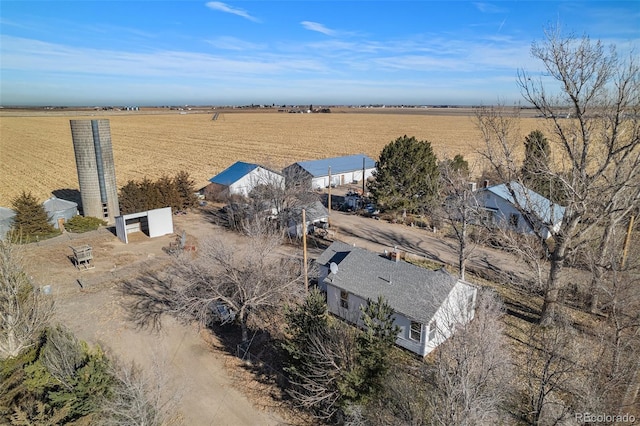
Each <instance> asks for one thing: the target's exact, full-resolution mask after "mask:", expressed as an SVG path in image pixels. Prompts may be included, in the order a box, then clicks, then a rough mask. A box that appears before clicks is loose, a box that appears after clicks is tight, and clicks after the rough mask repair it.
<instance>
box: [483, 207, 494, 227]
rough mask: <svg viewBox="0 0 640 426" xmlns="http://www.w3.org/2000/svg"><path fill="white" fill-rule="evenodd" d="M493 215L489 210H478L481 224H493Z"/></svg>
mask: <svg viewBox="0 0 640 426" xmlns="http://www.w3.org/2000/svg"><path fill="white" fill-rule="evenodd" d="M494 214H495V212H494V211H493V210H490V209H481V210H480V220H481V221H482V223H483V224H486V225H490V224H493V222H494Z"/></svg>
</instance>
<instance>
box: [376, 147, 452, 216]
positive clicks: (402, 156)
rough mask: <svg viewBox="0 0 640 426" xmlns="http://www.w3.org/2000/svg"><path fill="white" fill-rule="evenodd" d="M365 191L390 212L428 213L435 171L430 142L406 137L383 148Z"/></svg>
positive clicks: (434, 189) (435, 189) (435, 188)
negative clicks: (402, 210)
mask: <svg viewBox="0 0 640 426" xmlns="http://www.w3.org/2000/svg"><path fill="white" fill-rule="evenodd" d="M374 177H375V181H374V182H372V183H371V184H370V185H369V190H370V191H371V195H372V196H373V198H374V200H375V201H376V203H378V204H380V205H381V206H382V207H384V208H387V209H390V210H400V209H406V210H407V211H409V212H412V213H424V212H426V211H429V210H430V209H431V208H432V207H433V205H434V203H435V200H436V198H437V194H438V181H439V171H438V162H437V158H436V156H435V154H434V153H433V149H432V147H431V143H430V142H428V141H418V140H417V139H416V138H415V137H413V136H412V137H410V138H409V137H407V136H406V135H405V136H403V137H401V138H398V139H396V140H395V141H394V142H391V143H389V144H388V145H386V146H385V147H384V149H383V150H382V153H381V154H380V159H379V160H378V162H377V163H376V171H375V172H374Z"/></svg>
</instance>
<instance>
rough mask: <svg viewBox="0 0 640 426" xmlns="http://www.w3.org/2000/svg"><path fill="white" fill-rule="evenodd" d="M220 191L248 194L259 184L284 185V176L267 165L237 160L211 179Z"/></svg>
mask: <svg viewBox="0 0 640 426" xmlns="http://www.w3.org/2000/svg"><path fill="white" fill-rule="evenodd" d="M209 182H211V183H212V184H213V185H215V186H217V187H218V189H219V191H228V193H229V194H238V195H243V196H245V197H246V196H248V195H249V193H250V192H251V190H252V189H253V188H255V187H256V186H257V185H277V186H283V185H284V177H283V176H282V175H281V174H279V173H277V172H274V171H273V170H269V169H267V168H266V167H263V166H260V165H258V164H253V163H245V162H243V161H236V162H235V163H233V164H232V165H231V166H229V167H228V168H226V169H225V170H223V171H222V172H220V173H218V174H217V175H215V176H214V177H212V178H211V179H209Z"/></svg>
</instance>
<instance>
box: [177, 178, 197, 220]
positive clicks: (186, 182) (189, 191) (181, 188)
mask: <svg viewBox="0 0 640 426" xmlns="http://www.w3.org/2000/svg"><path fill="white" fill-rule="evenodd" d="M173 182H174V183H175V185H176V188H177V190H178V196H179V197H180V209H181V210H186V209H190V208H191V207H194V206H195V205H196V201H197V199H196V196H195V195H194V194H195V192H196V190H195V186H194V185H195V182H194V181H193V179H191V176H189V173H188V172H185V171H184V170H183V171H181V172H178V173H177V174H176V175H175V176H174V177H173Z"/></svg>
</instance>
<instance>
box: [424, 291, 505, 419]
mask: <svg viewBox="0 0 640 426" xmlns="http://www.w3.org/2000/svg"><path fill="white" fill-rule="evenodd" d="M502 315H503V307H502V303H501V302H500V300H499V299H498V298H497V296H496V295H495V294H493V293H492V292H490V291H488V290H487V291H484V292H483V293H481V294H480V295H479V297H478V307H477V309H476V313H475V318H474V319H473V320H472V321H471V322H469V323H466V324H465V323H459V324H457V325H456V332H455V334H454V335H453V336H452V337H451V338H450V339H449V340H447V341H446V342H445V343H443V344H442V347H441V348H438V349H437V351H436V357H435V359H434V362H433V366H432V369H433V370H432V380H433V389H432V390H431V392H430V394H429V397H428V398H429V403H430V407H431V416H432V420H433V423H434V424H441V425H452V424H455V425H477V424H498V423H499V422H500V420H501V419H502V418H503V417H504V415H505V411H504V406H503V405H504V403H505V401H506V400H507V398H508V397H509V396H510V394H511V391H512V389H511V388H510V385H509V384H510V383H511V382H512V380H511V379H512V369H511V366H512V364H511V357H510V354H509V350H508V347H507V342H506V336H505V335H504V325H503V323H502V320H501V317H502Z"/></svg>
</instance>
